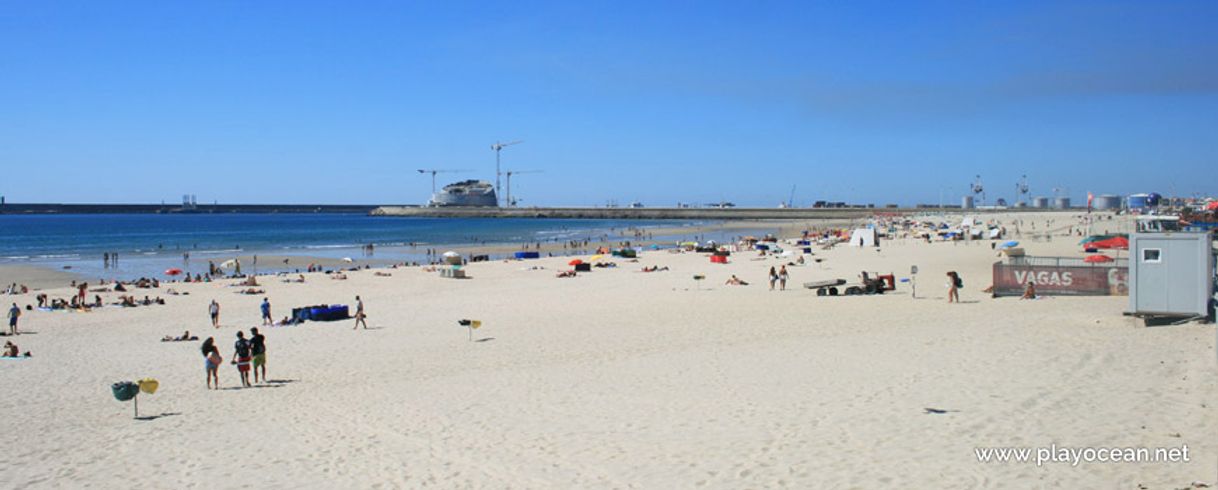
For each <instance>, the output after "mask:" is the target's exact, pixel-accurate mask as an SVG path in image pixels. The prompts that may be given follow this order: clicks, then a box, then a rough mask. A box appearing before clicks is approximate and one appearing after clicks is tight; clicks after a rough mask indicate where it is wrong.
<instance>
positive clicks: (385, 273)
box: [372, 271, 393, 277]
mask: <svg viewBox="0 0 1218 490" xmlns="http://www.w3.org/2000/svg"><path fill="white" fill-rule="evenodd" d="M372 275H374V276H377V277H393V274H390V273H388V272H381V271H376V272H373V273H372Z"/></svg>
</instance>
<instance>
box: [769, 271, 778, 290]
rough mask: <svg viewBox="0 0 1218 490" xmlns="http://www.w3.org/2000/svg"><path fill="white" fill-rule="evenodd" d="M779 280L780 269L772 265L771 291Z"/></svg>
mask: <svg viewBox="0 0 1218 490" xmlns="http://www.w3.org/2000/svg"><path fill="white" fill-rule="evenodd" d="M776 282H778V271H775V270H774V267H772V266H771V267H770V291H773V290H774V283H776Z"/></svg>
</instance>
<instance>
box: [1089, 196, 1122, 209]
mask: <svg viewBox="0 0 1218 490" xmlns="http://www.w3.org/2000/svg"><path fill="white" fill-rule="evenodd" d="M1094 204H1095V209H1121V197H1120V196H1117V195H1113V194H1101V195H1099V196H1096V198H1095V202H1094Z"/></svg>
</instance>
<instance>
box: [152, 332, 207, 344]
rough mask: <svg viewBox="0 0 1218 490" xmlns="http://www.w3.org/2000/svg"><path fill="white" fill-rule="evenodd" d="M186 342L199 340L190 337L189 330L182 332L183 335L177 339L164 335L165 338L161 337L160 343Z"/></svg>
mask: <svg viewBox="0 0 1218 490" xmlns="http://www.w3.org/2000/svg"><path fill="white" fill-rule="evenodd" d="M187 340H199V338H198V337H191V336H190V330H187V331H186V332H183V333H182V335H181V336H178V337H171V336H169V335H166V336H164V337H161V342H185V341H187Z"/></svg>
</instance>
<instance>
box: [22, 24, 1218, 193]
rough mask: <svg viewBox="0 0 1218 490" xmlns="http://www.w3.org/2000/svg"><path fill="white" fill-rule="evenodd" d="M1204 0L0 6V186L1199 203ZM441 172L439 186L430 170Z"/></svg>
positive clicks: (1214, 55)
mask: <svg viewBox="0 0 1218 490" xmlns="http://www.w3.org/2000/svg"><path fill="white" fill-rule="evenodd" d="M1216 26H1218V2H1214V1H1204V2H1176V1H1165V2H1149V1H1148V2H1136V3H1133V2H1131V3H1126V2H1113V1H1097V2H1084V3H1074V2H1057V1H1051V2H1033V1H1026V2H1024V1H1021V2H988V1H985V2H943V3H939V2H888V1H882V2H865V1H849V2H841V1H836V2H809V1H799V2H790V3H785V2H767V1H759V2H741V1H736V2H722V3H717V2H709V1H689V2H637V3H631V2H622V1H617V2H572V1H565V2H527V1H519V2H487V3H483V4H479V3H463V2H400V1H387V2H359V1H355V2H338V1H335V2H308V1H299V0H297V1H284V2H272V1H257V2H249V1H239V2H221V1H207V2H178V1H151V2H135V1H132V2H104V1H102V2H99V1H81V2H61V1H35V2H19V1H0V169H2V175H0V194H3V195H5V196H7V197H8V200H9V201H10V202H145V203H151V202H160V201H162V200H165V201H169V202H174V201H177V200H179V199H180V196H181V195H182V194H184V193H194V194H197V195H198V196H199V200H200V201H205V202H211V201H213V200H218V201H220V202H223V203H277V202H282V203H302V202H316V203H368V204H378V203H419V202H423V201H425V200H426V199H427V197H428V194H429V193H430V186H431V182H430V178H429V177H425V176H422V175H419V174H418V173H417V172H415V169H418V168H450V169H471V170H473V171H472V172H468V173H464V174H453V175H449V176H447V177H448V178H447V179H443V180H455V179H456V178H481V179H485V180H492V181H493V180H494V153H493V152H492V151H491V150H490V145H491V144H492V143H494V142H495V141H497V140H501V141H509V140H516V139H521V140H524V141H525V142H524V143H522V144H520V145H516V146H513V147H510V148H508V149H505V150H504V151H503V160H504V167H505V168H509V169H518V170H533V169H536V170H543V171H544V172H543V173H537V174H530V175H520V176H518V177H517V178H515V179H513V180H514V182H513V183H514V184H515V185H514V186H513V187H514V193H515V194H517V195H518V196H520V197H521V199H522V201H521V204H522V205H541V206H546V205H589V206H590V205H604V204H605V203H606V202H607V201H609V200H616V201H617V202H619V203H621V204H626V203H629V202H631V201H634V200H639V201H642V202H643V203H645V204H647V205H650V206H670V205H673V204H675V203H677V202H678V201H681V202H711V201H719V200H729V201H734V202H736V203H739V204H742V205H755V206H767V207H768V206H774V205H777V204H778V203H779V202H780V201H784V200H786V199H787V198H788V195H789V194H790V192H791V187H792V186H793V185H794V186H796V189H795V203H796V204H797V205H808V204H810V203H811V202H812V201H813V200H819V199H827V200H844V201H851V202H873V203H877V204H885V203H890V202H891V203H901V204H913V203H937V202H939V199H940V195H944V196H945V197H944V199H945V200H947V201H949V202H953V203H958V202H959V196H961V195H963V194H964V193H965V192H966V189H967V187H968V184H969V183H971V181H972V180H973V178H974V175H976V174H981V176H982V179H984V181H985V183H986V184H987V187H988V192H987V194H988V195H989V199H990V201H993V200H994V198H996V197H1006V198H1007V199H1011V198H1012V197H1013V195H1014V188H1015V182H1016V181H1017V180H1018V179H1019V176H1020V175H1022V174H1027V176H1028V180H1029V182H1030V184H1031V186H1032V193H1033V194H1034V195H1049V194H1051V193H1052V189H1053V188H1062V189H1068V190H1069V192H1070V194H1071V195H1072V196H1073V197H1074V199H1075V200H1076V201H1078V200H1080V199H1083V196H1084V195H1085V193H1086V192H1088V191H1091V192H1095V193H1097V194H1099V193H1129V192H1141V191H1157V192H1161V193H1164V194H1170V193H1174V194H1177V195H1192V194H1194V193H1202V194H1218V179H1216V177H1218V170H1216V168H1218V166H1216V165H1215V163H1216V157H1218V28H1216ZM441 177H442V178H443V177H445V176H444V175H441Z"/></svg>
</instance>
